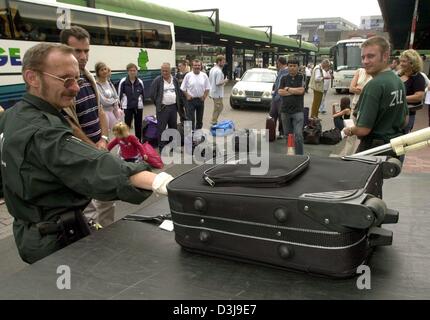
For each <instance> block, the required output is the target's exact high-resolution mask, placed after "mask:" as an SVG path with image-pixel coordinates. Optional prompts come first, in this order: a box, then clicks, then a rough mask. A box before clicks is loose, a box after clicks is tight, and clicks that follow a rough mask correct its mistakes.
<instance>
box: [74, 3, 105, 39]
mask: <svg viewBox="0 0 430 320" xmlns="http://www.w3.org/2000/svg"><path fill="white" fill-rule="evenodd" d="M71 22H72V25H77V26H80V27H82V28H84V29H85V30H87V31H88V32H89V34H90V36H91V40H90V41H91V44H99V45H108V44H109V38H108V32H107V30H108V25H107V16H104V15H97V14H94V13H87V12H82V11H76V10H72V13H71Z"/></svg>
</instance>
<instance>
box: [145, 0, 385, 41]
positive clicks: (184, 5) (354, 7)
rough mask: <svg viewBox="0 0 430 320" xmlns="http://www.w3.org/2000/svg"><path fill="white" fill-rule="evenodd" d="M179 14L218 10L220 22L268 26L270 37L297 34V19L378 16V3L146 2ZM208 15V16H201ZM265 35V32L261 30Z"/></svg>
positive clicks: (314, 0) (335, 0) (266, 0)
mask: <svg viewBox="0 0 430 320" xmlns="http://www.w3.org/2000/svg"><path fill="white" fill-rule="evenodd" d="M145 1H146V2H152V3H155V4H158V5H160V6H166V7H170V8H175V9H179V10H184V11H188V10H199V9H214V8H218V9H220V20H222V21H227V22H232V23H236V24H240V25H243V26H252V25H254V26H255V25H259V26H262V25H271V26H273V33H275V34H278V35H289V34H296V33H297V19H303V18H327V17H342V18H344V19H346V20H348V21H350V22H352V23H354V24H356V25H359V24H360V17H361V16H372V15H381V10H380V8H379V4H378V1H377V0H296V1H291V0H202V1H196V0H145ZM204 15H208V14H204ZM262 30H263V31H264V29H262Z"/></svg>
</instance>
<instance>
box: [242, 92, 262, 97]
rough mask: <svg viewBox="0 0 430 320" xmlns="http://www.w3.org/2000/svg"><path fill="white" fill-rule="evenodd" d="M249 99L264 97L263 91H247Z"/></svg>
mask: <svg viewBox="0 0 430 320" xmlns="http://www.w3.org/2000/svg"><path fill="white" fill-rule="evenodd" d="M245 95H246V96H247V97H261V96H263V91H245Z"/></svg>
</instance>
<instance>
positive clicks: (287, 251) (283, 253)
mask: <svg viewBox="0 0 430 320" xmlns="http://www.w3.org/2000/svg"><path fill="white" fill-rule="evenodd" d="M278 254H279V256H280V257H281V258H282V259H290V258H291V257H292V256H293V249H292V248H290V247H288V246H287V245H286V244H281V245H280V246H279V247H278Z"/></svg>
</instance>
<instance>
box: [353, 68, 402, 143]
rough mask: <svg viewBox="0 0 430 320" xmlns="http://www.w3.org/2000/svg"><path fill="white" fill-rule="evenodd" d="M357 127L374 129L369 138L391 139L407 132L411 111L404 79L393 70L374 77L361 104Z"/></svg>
mask: <svg viewBox="0 0 430 320" xmlns="http://www.w3.org/2000/svg"><path fill="white" fill-rule="evenodd" d="M357 107H358V115H357V126H358V127H365V128H371V129H372V130H371V131H370V134H369V135H368V138H373V139H382V140H384V141H385V142H386V143H388V142H389V140H390V139H392V138H395V137H398V136H400V135H402V134H403V131H402V129H401V128H402V127H403V125H404V122H405V117H406V114H407V112H408V106H407V103H406V91H405V86H404V84H403V82H402V81H401V80H400V78H399V77H398V76H397V75H396V74H394V73H393V72H392V71H391V70H387V71H383V72H381V73H380V74H378V75H377V76H376V77H374V78H373V79H372V80H370V81H369V82H368V83H367V84H366V86H365V87H364V89H363V92H362V93H361V95H360V99H359V100H358V103H357Z"/></svg>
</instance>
